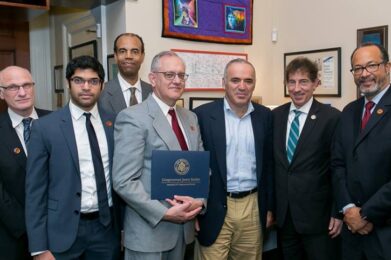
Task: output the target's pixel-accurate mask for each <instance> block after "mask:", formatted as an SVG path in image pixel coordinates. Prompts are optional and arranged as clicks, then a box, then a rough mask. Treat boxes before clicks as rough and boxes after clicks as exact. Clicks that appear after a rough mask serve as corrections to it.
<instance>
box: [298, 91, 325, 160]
mask: <svg viewBox="0 0 391 260" xmlns="http://www.w3.org/2000/svg"><path fill="white" fill-rule="evenodd" d="M318 112H319V103H318V101H316V100H315V99H314V100H313V102H312V105H311V108H310V111H309V113H308V115H307V119H306V120H305V123H304V127H303V130H302V131H301V133H300V137H299V140H298V142H297V146H296V150H295V153H294V155H293V158H292V162H291V166H292V165H293V163H294V162H295V159H296V157H297V154H300V151H301V150H302V149H303V145H304V144H305V143H306V142H307V141H306V140H307V139H308V138H309V137H310V134H311V131H312V130H313V128H314V126H315V125H316V123H317V122H318V120H323V119H322V118H318V115H317V114H318Z"/></svg>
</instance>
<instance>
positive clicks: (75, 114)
mask: <svg viewBox="0 0 391 260" xmlns="http://www.w3.org/2000/svg"><path fill="white" fill-rule="evenodd" d="M69 109H70V111H71V115H72V123H73V131H74V133H75V139H76V145H77V153H78V158H79V167H80V178H81V210H80V211H81V212H83V213H88V212H94V211H98V210H99V206H98V193H97V189H96V181H95V171H94V164H93V162H92V155H91V148H90V142H89V139H88V133H87V129H86V117H85V116H84V115H83V114H84V113H91V123H92V125H93V127H94V130H95V133H96V138H97V139H98V143H99V150H100V153H101V156H102V163H103V169H104V172H105V177H106V188H107V196H108V199H109V206H112V205H113V202H112V198H111V184H110V172H109V168H110V165H109V149H108V145H107V139H106V133H105V130H104V128H103V124H102V120H101V118H100V116H99V111H98V107H97V105H96V104H95V106H94V107H93V108H92V109H91V111H84V110H82V109H81V108H79V107H78V106H76V105H75V104H73V103H72V100H71V101H70V102H69Z"/></svg>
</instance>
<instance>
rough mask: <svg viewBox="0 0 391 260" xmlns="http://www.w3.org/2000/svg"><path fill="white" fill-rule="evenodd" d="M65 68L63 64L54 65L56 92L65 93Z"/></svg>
mask: <svg viewBox="0 0 391 260" xmlns="http://www.w3.org/2000/svg"><path fill="white" fill-rule="evenodd" d="M63 77H64V68H63V66H62V65H58V66H54V70H53V78H54V92H55V93H64V79H63Z"/></svg>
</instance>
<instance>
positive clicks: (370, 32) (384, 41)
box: [357, 25, 388, 50]
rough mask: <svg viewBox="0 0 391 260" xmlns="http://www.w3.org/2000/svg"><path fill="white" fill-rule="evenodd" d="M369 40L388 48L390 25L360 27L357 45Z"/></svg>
mask: <svg viewBox="0 0 391 260" xmlns="http://www.w3.org/2000/svg"><path fill="white" fill-rule="evenodd" d="M367 42H372V43H376V44H379V45H382V46H383V47H384V48H385V49H386V50H388V25H383V26H377V27H370V28H362V29H358V30H357V47H359V46H360V45H361V44H363V43H367Z"/></svg>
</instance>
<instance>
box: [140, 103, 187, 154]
mask: <svg viewBox="0 0 391 260" xmlns="http://www.w3.org/2000/svg"><path fill="white" fill-rule="evenodd" d="M145 102H146V104H147V106H148V110H149V115H150V116H151V117H152V118H153V123H152V125H153V127H154V128H155V130H156V132H157V134H158V135H159V136H160V138H161V139H162V140H163V142H164V143H165V144H166V145H167V147H168V149H169V150H176V151H178V150H181V147H180V146H179V143H178V140H177V138H176V136H175V134H174V132H173V131H172V128H171V126H170V124H169V123H168V121H167V118H166V117H165V115H164V114H163V112H162V110H161V109H160V107H159V105H158V104H157V103H156V101H155V100H154V99H153V97H152V96H149V97H148V98H147V100H146V101H145Z"/></svg>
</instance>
